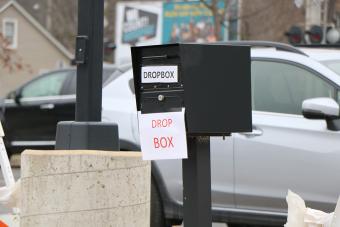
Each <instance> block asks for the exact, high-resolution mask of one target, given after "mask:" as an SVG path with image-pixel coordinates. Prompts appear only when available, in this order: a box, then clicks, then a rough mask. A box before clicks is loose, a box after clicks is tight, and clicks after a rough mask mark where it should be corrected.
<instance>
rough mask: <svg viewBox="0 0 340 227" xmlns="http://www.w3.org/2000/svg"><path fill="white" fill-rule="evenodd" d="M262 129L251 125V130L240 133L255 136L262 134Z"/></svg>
mask: <svg viewBox="0 0 340 227" xmlns="http://www.w3.org/2000/svg"><path fill="white" fill-rule="evenodd" d="M262 134H263V131H262V130H261V129H259V128H257V127H253V131H251V132H243V133H241V135H244V136H246V137H255V136H262Z"/></svg>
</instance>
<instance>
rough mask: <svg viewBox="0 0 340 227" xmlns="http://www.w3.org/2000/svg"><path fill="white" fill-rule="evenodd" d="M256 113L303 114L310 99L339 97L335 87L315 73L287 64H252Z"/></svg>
mask: <svg viewBox="0 0 340 227" xmlns="http://www.w3.org/2000/svg"><path fill="white" fill-rule="evenodd" d="M252 96H253V97H252V98H253V100H252V105H253V110H258V111H268V112H276V113H287V114H299V115H300V114H301V111H302V108H301V106H302V102H303V101H304V100H305V99H308V98H315V97H331V98H334V97H335V88H334V87H333V86H331V85H330V84H328V83H327V82H326V81H324V80H323V79H321V78H320V77H318V76H317V75H315V74H313V73H312V72H310V71H308V70H306V69H303V68H300V67H298V66H295V65H290V64H287V63H279V62H270V61H253V62H252Z"/></svg>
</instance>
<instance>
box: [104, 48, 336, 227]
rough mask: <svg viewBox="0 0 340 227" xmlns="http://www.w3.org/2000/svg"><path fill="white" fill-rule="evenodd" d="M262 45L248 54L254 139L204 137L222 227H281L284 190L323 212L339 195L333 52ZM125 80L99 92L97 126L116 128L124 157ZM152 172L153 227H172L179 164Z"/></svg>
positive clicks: (130, 93) (131, 110)
mask: <svg viewBox="0 0 340 227" xmlns="http://www.w3.org/2000/svg"><path fill="white" fill-rule="evenodd" d="M269 44H270V45H268V46H272V48H252V51H251V58H252V67H251V68H252V107H253V132H251V133H235V134H232V136H230V137H228V138H226V139H225V140H223V138H220V137H212V138H211V152H212V153H211V154H212V157H211V158H212V165H211V166H212V173H211V174H212V215H213V220H214V221H216V222H225V223H228V225H229V226H231V225H233V224H237V223H246V224H261V225H281V226H282V224H283V223H284V222H285V221H286V215H287V214H286V211H287V205H286V202H285V196H286V194H287V191H288V189H291V190H293V191H295V192H297V193H298V194H300V195H302V197H303V198H305V199H306V202H307V205H309V206H312V207H313V208H316V209H321V210H324V211H332V210H334V205H335V203H336V201H337V198H338V196H339V195H340V183H339V181H338V173H339V172H340V120H339V104H338V103H339V100H340V51H337V50H323V49H312V48H304V49H294V48H293V47H291V46H289V47H288V46H287V48H285V46H284V45H282V44H277V45H276V44H275V43H269ZM132 78H133V75H132V70H129V71H127V72H126V73H125V74H123V75H122V76H120V77H119V78H118V79H116V80H115V81H114V82H113V83H111V84H109V85H108V86H106V87H105V88H104V90H103V120H104V121H112V122H116V123H118V125H119V133H120V139H121V148H122V149H123V150H136V149H137V150H138V149H140V148H139V134H138V122H137V113H136V104H135V97H134V88H133V79H132ZM319 97H322V99H313V98H319ZM303 102H304V105H303V109H302V103H303ZM226 105H227V103H226ZM303 111H304V115H303V114H302V112H303ZM304 116H305V117H304ZM307 117H308V118H314V119H307ZM152 167H153V169H152V175H153V179H152V218H151V220H152V226H153V227H161V226H162V227H164V226H170V224H177V223H179V222H180V221H181V220H182V218H183V217H182V209H181V206H182V204H183V203H182V201H183V198H182V175H181V174H182V167H181V160H163V161H154V162H153V166H152Z"/></svg>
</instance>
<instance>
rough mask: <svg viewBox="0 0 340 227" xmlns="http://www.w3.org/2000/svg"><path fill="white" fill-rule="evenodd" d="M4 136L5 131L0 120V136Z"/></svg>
mask: <svg viewBox="0 0 340 227" xmlns="http://www.w3.org/2000/svg"><path fill="white" fill-rule="evenodd" d="M4 136H5V133H4V130H3V128H2V125H1V122H0V137H4Z"/></svg>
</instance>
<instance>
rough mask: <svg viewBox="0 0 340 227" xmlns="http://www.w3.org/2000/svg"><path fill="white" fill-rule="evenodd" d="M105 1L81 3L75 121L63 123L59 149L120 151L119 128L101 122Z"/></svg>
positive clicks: (77, 43)
mask: <svg viewBox="0 0 340 227" xmlns="http://www.w3.org/2000/svg"><path fill="white" fill-rule="evenodd" d="M103 30H104V0H79V1H78V36H77V42H76V57H75V63H76V64H77V102H76V113H75V118H76V121H74V122H69V121H68V122H59V123H58V126H57V135H56V146H55V148H56V149H57V150H59V149H63V150H65V149H66V150H72V149H90V150H109V151H115V150H119V136H118V125H117V124H114V123H106V122H101V108H102V80H103V78H102V77H103V76H102V75H103Z"/></svg>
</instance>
